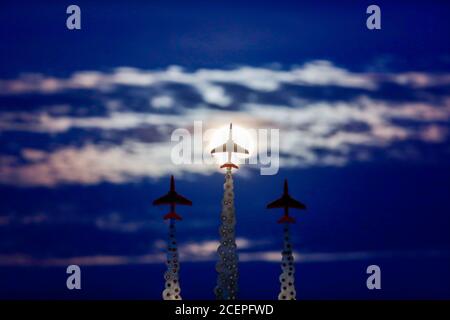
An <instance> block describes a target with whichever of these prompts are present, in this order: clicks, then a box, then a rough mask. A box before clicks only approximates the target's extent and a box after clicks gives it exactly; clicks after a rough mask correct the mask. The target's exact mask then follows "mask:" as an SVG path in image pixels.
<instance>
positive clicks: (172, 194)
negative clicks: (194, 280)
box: [153, 176, 192, 300]
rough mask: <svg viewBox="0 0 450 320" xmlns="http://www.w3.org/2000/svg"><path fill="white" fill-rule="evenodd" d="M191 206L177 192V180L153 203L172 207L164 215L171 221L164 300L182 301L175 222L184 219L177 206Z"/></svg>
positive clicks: (189, 202)
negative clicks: (176, 208)
mask: <svg viewBox="0 0 450 320" xmlns="http://www.w3.org/2000/svg"><path fill="white" fill-rule="evenodd" d="M177 204H178V205H186V206H191V205H192V202H191V200H189V199H186V198H185V197H183V196H182V195H180V194H178V193H177V192H176V191H175V179H174V177H173V176H171V178H170V190H169V192H168V193H167V194H166V195H164V196H162V197H160V198H158V199H156V200H155V201H153V205H156V206H158V205H170V212H169V213H167V214H166V215H164V220H169V221H170V222H169V237H168V239H167V262H166V264H167V271H166V272H165V273H164V280H165V286H164V290H163V292H162V297H163V299H164V300H181V288H180V279H179V271H180V260H179V257H178V246H177V238H176V229H175V220H178V221H180V220H182V219H183V218H182V217H181V216H180V215H179V214H177V213H176V212H175V205H177Z"/></svg>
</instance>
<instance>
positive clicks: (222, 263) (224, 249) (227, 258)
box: [211, 123, 249, 300]
mask: <svg viewBox="0 0 450 320" xmlns="http://www.w3.org/2000/svg"><path fill="white" fill-rule="evenodd" d="M221 152H225V153H227V162H225V163H224V164H223V165H221V166H220V168H226V172H225V184H224V185H223V199H222V213H221V214H220V229H219V234H220V245H219V247H218V248H217V253H218V255H219V261H218V262H217V264H216V270H217V273H218V275H217V285H216V287H215V288H214V293H215V295H216V298H217V299H219V300H234V299H236V295H237V292H238V277H239V273H238V255H237V253H236V236H235V226H236V216H235V212H234V191H233V175H232V173H231V170H232V169H233V168H234V169H236V170H237V169H239V167H238V166H237V165H236V164H234V163H233V162H232V161H231V160H232V159H231V155H232V153H242V154H249V152H248V150H247V149H245V148H243V147H241V146H240V145H238V144H237V143H235V142H234V141H233V124H232V123H230V131H229V134H228V140H227V141H226V142H225V143H224V144H223V145H220V146H217V147H216V148H214V149H212V150H211V154H215V153H221Z"/></svg>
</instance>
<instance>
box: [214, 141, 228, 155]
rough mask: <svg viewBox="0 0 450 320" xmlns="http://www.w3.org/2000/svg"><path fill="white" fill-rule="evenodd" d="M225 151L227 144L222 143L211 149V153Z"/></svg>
mask: <svg viewBox="0 0 450 320" xmlns="http://www.w3.org/2000/svg"><path fill="white" fill-rule="evenodd" d="M226 151H227V144H226V143H224V144H223V145H221V146H218V147H215V148H214V149H212V150H211V154H213V153H218V152H226Z"/></svg>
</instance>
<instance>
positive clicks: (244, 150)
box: [233, 143, 248, 154]
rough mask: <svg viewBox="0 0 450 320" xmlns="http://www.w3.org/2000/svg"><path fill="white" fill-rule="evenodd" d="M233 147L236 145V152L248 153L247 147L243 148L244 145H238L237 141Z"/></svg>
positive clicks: (234, 150)
mask: <svg viewBox="0 0 450 320" xmlns="http://www.w3.org/2000/svg"><path fill="white" fill-rule="evenodd" d="M233 147H234V149H233V152H235V153H245V154H248V150H247V149H245V148H243V147H241V146H240V145H238V144H237V143H235V144H234V145H233Z"/></svg>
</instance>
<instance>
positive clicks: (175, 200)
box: [153, 176, 192, 220]
mask: <svg viewBox="0 0 450 320" xmlns="http://www.w3.org/2000/svg"><path fill="white" fill-rule="evenodd" d="M164 204H168V205H170V212H169V213H168V214H166V215H165V216H164V220H167V219H175V220H182V218H181V216H180V215H178V214H177V213H176V212H175V205H177V204H178V205H185V206H191V205H192V201H191V200H189V199H186V198H185V197H183V196H182V195H179V194H178V193H177V192H176V191H175V179H174V178H173V176H171V177H170V190H169V192H168V193H167V194H166V195H164V196H162V197H160V198H158V199H156V200H155V201H153V205H155V206H158V205H164Z"/></svg>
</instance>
